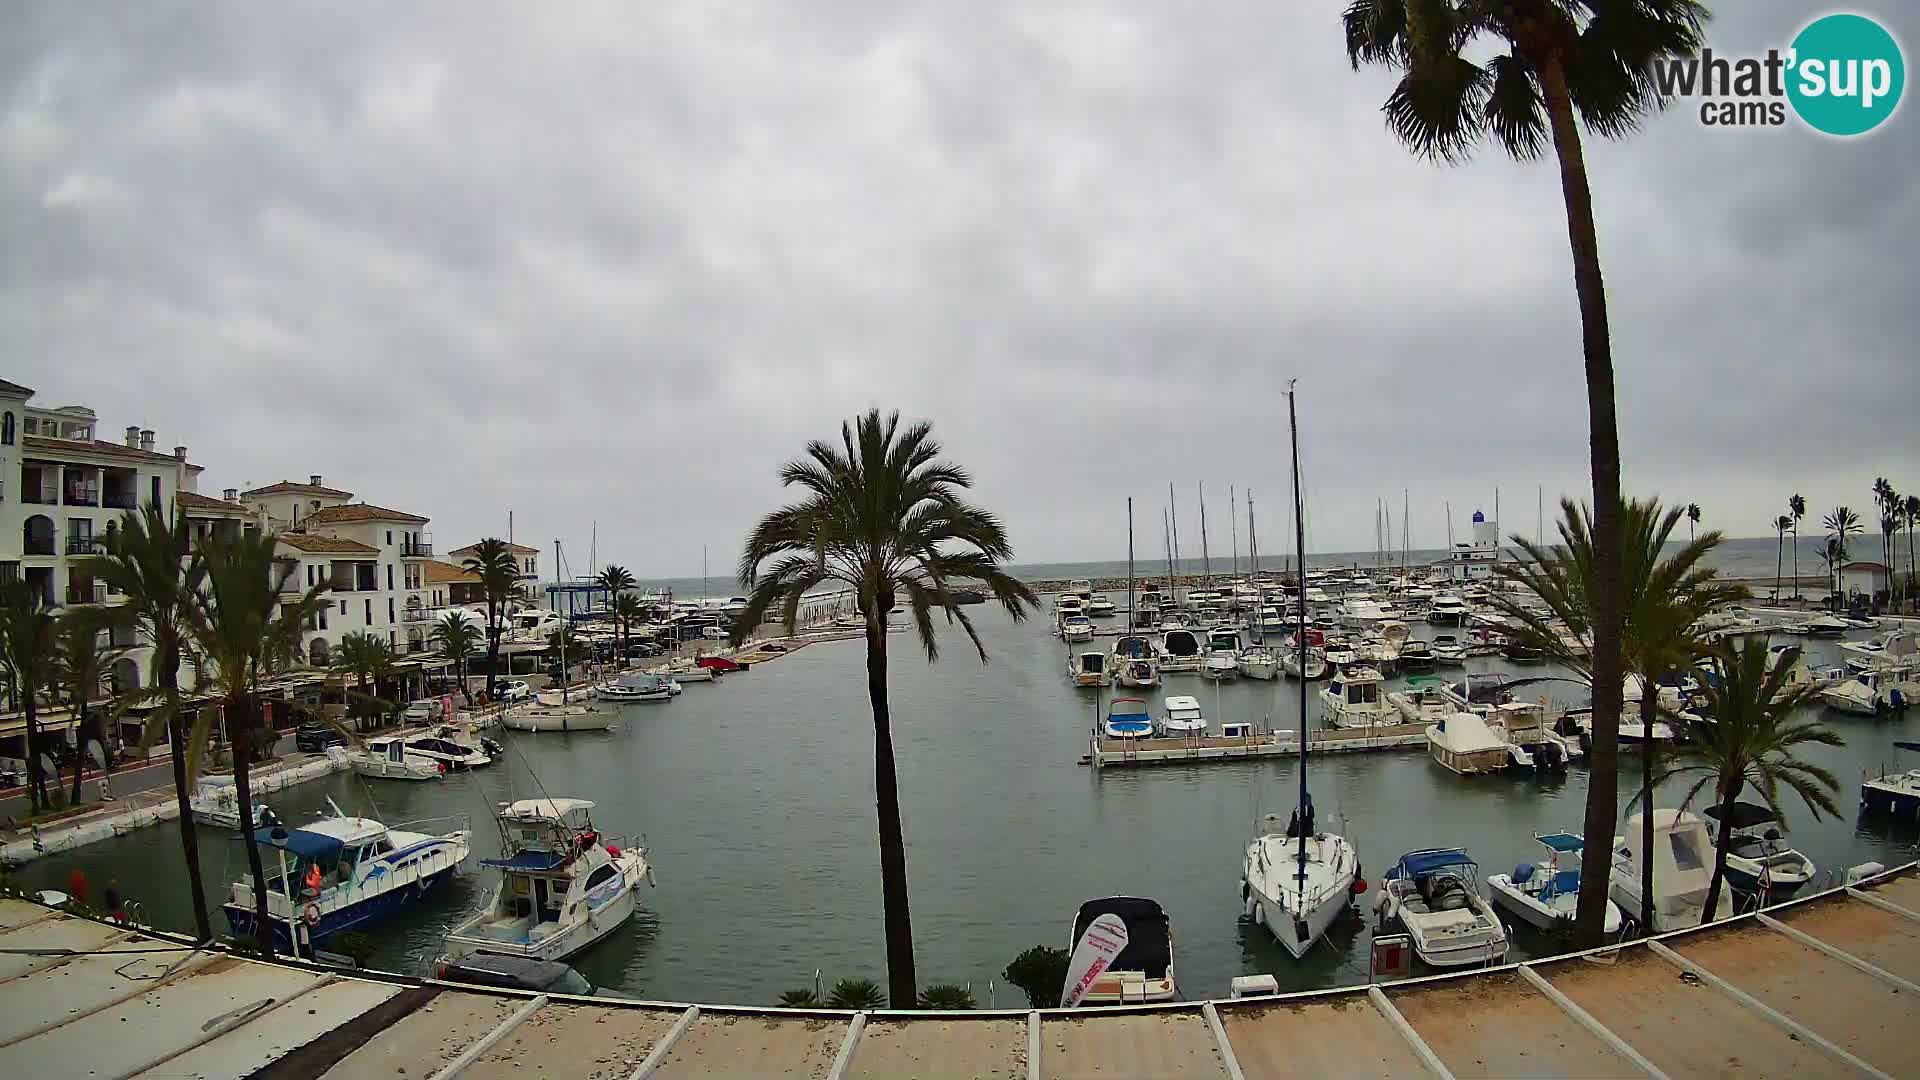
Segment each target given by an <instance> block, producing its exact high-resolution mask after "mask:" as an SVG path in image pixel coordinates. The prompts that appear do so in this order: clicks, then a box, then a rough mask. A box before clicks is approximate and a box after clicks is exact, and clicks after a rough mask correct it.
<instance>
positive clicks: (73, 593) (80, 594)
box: [67, 581, 107, 606]
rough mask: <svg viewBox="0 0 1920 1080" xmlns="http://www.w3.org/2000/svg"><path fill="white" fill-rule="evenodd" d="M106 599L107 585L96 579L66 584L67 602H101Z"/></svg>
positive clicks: (69, 604)
mask: <svg viewBox="0 0 1920 1080" xmlns="http://www.w3.org/2000/svg"><path fill="white" fill-rule="evenodd" d="M106 599H107V587H106V585H105V584H103V583H101V582H98V581H91V582H81V583H80V584H78V585H69V586H67V604H68V606H72V605H74V604H103V603H105V602H106Z"/></svg>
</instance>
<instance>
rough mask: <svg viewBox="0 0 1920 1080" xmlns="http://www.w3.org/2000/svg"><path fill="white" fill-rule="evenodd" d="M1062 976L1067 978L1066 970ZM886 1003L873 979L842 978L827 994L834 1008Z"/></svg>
mask: <svg viewBox="0 0 1920 1080" xmlns="http://www.w3.org/2000/svg"><path fill="white" fill-rule="evenodd" d="M1060 977H1061V978H1063V979H1064V978H1066V973H1065V971H1062V972H1061V975H1060ZM886 1005H887V995H886V992H885V991H883V990H881V989H880V984H879V983H877V982H874V981H873V980H872V979H841V980H840V981H839V982H836V983H834V984H833V993H831V994H829V995H827V1007H828V1008H832V1009H884V1008H886Z"/></svg>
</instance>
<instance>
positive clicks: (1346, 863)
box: [1241, 833, 1360, 960]
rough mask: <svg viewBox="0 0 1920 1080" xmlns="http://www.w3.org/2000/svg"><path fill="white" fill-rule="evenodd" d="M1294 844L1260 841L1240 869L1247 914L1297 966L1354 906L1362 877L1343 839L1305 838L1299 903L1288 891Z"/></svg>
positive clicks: (1274, 837)
mask: <svg viewBox="0 0 1920 1080" xmlns="http://www.w3.org/2000/svg"><path fill="white" fill-rule="evenodd" d="M1298 844H1299V840H1298V839H1297V838H1293V837H1288V836H1284V835H1279V834H1275V833H1268V834H1266V835H1263V836H1261V837H1260V838H1258V839H1256V840H1255V841H1254V842H1253V843H1251V844H1249V845H1248V846H1247V855H1246V861H1245V862H1244V863H1243V865H1242V867H1241V887H1242V890H1243V896H1242V899H1243V901H1244V903H1245V905H1246V909H1245V914H1246V915H1247V917H1249V918H1251V919H1252V920H1253V921H1254V922H1255V923H1256V924H1258V925H1260V926H1264V927H1266V928H1267V932H1268V933H1269V934H1272V935H1273V939H1274V940H1275V941H1277V942H1279V943H1280V946H1281V948H1284V949H1286V950H1287V952H1288V953H1289V954H1290V955H1291V956H1292V957H1293V958H1294V959H1296V960H1298V959H1301V958H1302V957H1304V956H1306V954H1307V950H1309V949H1311V948H1312V947H1313V943H1314V942H1316V941H1318V940H1320V938H1321V937H1323V936H1324V935H1325V934H1326V932H1327V928H1328V927H1330V926H1332V925H1333V921H1334V920H1335V919H1337V918H1339V917H1340V914H1341V912H1343V911H1346V910H1347V908H1348V907H1349V906H1350V905H1351V904H1352V903H1353V882H1354V877H1355V876H1356V875H1357V874H1358V873H1359V871H1360V861H1359V856H1358V855H1357V853H1355V852H1354V850H1353V846H1352V845H1351V844H1349V843H1348V842H1347V841H1346V840H1345V839H1343V838H1341V837H1337V836H1333V835H1331V834H1326V833H1322V834H1319V835H1317V836H1314V837H1311V838H1309V839H1308V841H1307V846H1308V850H1309V853H1310V854H1309V862H1308V869H1307V882H1306V896H1305V900H1304V902H1303V901H1302V899H1301V894H1300V892H1299V891H1298V889H1297V887H1290V886H1294V884H1295V882H1294V879H1292V878H1289V877H1288V876H1287V875H1288V873H1289V871H1290V870H1291V869H1292V868H1293V866H1294V862H1293V860H1294V858H1295V853H1296V852H1297V851H1298ZM1263 850H1264V851H1265V853H1266V858H1265V862H1264V864H1263V863H1262V853H1263ZM1327 860H1331V861H1330V862H1329V861H1327ZM1296 909H1297V910H1296Z"/></svg>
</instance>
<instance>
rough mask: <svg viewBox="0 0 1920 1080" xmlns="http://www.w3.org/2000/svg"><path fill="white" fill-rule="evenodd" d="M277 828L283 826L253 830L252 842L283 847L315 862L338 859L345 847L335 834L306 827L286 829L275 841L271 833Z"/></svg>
mask: <svg viewBox="0 0 1920 1080" xmlns="http://www.w3.org/2000/svg"><path fill="white" fill-rule="evenodd" d="M279 828H284V826H273V827H271V828H264V829H255V830H253V842H254V843H256V844H259V845H260V846H261V847H285V848H286V849H287V850H288V851H290V852H292V853H293V854H295V855H298V856H300V857H301V858H303V859H312V860H314V861H315V862H325V861H327V860H329V859H338V858H339V857H340V852H341V851H342V849H344V848H345V847H346V845H345V844H342V843H341V842H340V838H339V837H337V836H328V835H327V834H326V833H318V832H311V831H309V830H307V829H286V837H285V838H284V840H283V841H282V842H279V843H276V842H275V841H274V836H273V833H274V830H275V829H279Z"/></svg>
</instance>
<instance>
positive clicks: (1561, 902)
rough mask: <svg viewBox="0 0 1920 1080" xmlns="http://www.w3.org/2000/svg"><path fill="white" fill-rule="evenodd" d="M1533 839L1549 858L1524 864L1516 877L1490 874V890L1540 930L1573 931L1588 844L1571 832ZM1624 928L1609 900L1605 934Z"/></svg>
mask: <svg viewBox="0 0 1920 1080" xmlns="http://www.w3.org/2000/svg"><path fill="white" fill-rule="evenodd" d="M1533 838H1534V840H1536V841H1538V842H1539V843H1540V845H1541V846H1542V847H1544V848H1546V849H1547V855H1546V857H1545V858H1544V859H1540V860H1538V861H1536V862H1530V863H1521V864H1520V865H1518V866H1516V867H1514V868H1513V873H1512V874H1491V875H1489V876H1488V877H1487V891H1488V892H1490V893H1492V894H1493V902H1494V904H1495V905H1496V906H1498V907H1500V908H1503V909H1505V910H1506V912H1507V913H1508V914H1510V915H1513V916H1515V917H1516V918H1518V919H1519V920H1520V921H1521V922H1524V923H1526V924H1527V925H1529V926H1531V927H1533V928H1534V929H1536V930H1547V931H1553V930H1563V929H1567V928H1571V927H1572V925H1573V919H1574V913H1575V912H1576V911H1577V910H1578V908H1579V906H1580V853H1581V851H1582V850H1584V849H1585V848H1586V846H1587V845H1586V841H1585V840H1583V839H1582V838H1581V837H1580V834H1578V833H1570V832H1555V833H1535V834H1534V837H1533ZM1562 867H1564V869H1563V868H1562ZM1620 925H1621V917H1620V905H1618V904H1616V903H1614V902H1613V901H1612V900H1608V901H1607V914H1606V921H1605V929H1604V930H1603V933H1604V934H1605V935H1606V936H1607V937H1608V938H1614V937H1617V936H1618V935H1619V933H1620Z"/></svg>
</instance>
